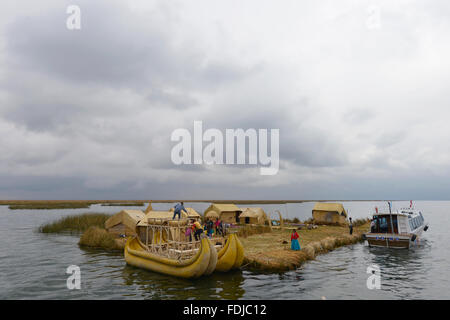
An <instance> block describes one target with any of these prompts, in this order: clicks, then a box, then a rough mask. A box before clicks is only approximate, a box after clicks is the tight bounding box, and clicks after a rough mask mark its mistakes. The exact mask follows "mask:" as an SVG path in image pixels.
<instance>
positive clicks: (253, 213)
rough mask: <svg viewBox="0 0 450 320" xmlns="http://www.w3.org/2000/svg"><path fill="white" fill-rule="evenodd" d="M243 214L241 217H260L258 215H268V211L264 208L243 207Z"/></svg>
mask: <svg viewBox="0 0 450 320" xmlns="http://www.w3.org/2000/svg"><path fill="white" fill-rule="evenodd" d="M241 209H242V214H241V215H240V216H239V218H245V217H249V218H258V217H266V213H265V212H264V210H263V209H262V208H241Z"/></svg>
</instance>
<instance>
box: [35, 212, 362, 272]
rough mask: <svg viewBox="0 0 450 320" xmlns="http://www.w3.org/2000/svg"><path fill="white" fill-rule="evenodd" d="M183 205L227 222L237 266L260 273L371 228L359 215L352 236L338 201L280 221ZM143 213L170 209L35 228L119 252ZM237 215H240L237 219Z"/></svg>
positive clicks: (284, 267) (290, 265)
mask: <svg viewBox="0 0 450 320" xmlns="http://www.w3.org/2000/svg"><path fill="white" fill-rule="evenodd" d="M187 209H188V213H187V214H186V213H183V215H185V216H183V218H185V219H194V220H199V221H201V220H204V219H205V218H204V217H205V216H206V217H210V218H220V219H221V220H223V221H226V222H227V223H229V224H231V227H230V228H228V231H229V232H231V233H234V234H236V236H237V237H238V238H239V239H240V241H241V243H242V246H243V249H244V259H243V263H242V267H241V268H245V269H251V270H257V271H258V270H259V271H264V272H284V271H288V270H292V269H295V268H298V267H300V266H301V265H302V264H303V263H304V262H306V261H308V260H312V259H315V257H316V256H317V255H319V254H323V253H326V252H329V251H332V250H334V249H336V248H338V247H341V246H345V245H351V244H354V243H357V242H359V241H362V240H363V237H362V235H363V234H364V233H365V232H367V231H368V229H369V221H368V219H358V220H355V221H353V234H352V235H350V234H349V227H348V223H347V221H346V218H347V213H346V212H345V210H343V208H342V206H341V205H340V206H339V205H337V206H333V205H327V206H323V205H321V206H317V207H315V210H313V217H314V218H311V219H309V220H307V221H304V222H301V221H299V220H298V219H297V218H295V219H293V220H288V219H283V217H282V215H281V214H279V216H278V218H279V219H278V220H271V219H269V215H267V214H265V212H264V211H263V210H262V209H261V208H238V207H236V206H230V205H228V204H227V205H220V204H214V205H212V206H211V207H209V208H208V209H207V210H206V211H205V213H204V214H203V215H200V214H198V213H197V212H195V210H193V209H192V208H187ZM333 210H334V211H333ZM147 215H156V216H158V217H156V216H155V217H156V218H158V219H162V218H164V219H169V220H170V219H171V217H172V215H173V211H152V209H151V205H150V206H149V208H147V210H145V212H144V211H141V210H122V211H121V212H119V213H117V214H115V215H109V214H102V213H95V214H92V213H86V214H82V215H76V216H68V217H64V218H62V219H60V220H58V221H55V222H53V223H50V224H48V225H44V226H41V227H40V229H39V231H41V232H44V233H59V232H63V233H67V232H70V233H78V234H80V241H79V245H80V247H91V248H99V249H103V250H117V251H121V252H123V251H124V248H125V245H126V242H127V238H128V239H129V238H131V237H135V236H136V231H137V229H136V226H137V224H138V223H137V221H141V220H142V218H143V217H147ZM240 216H242V219H239V217H240ZM343 217H344V218H345V219H343ZM294 229H295V230H297V232H298V234H299V236H300V238H299V242H300V245H301V250H300V251H293V250H291V249H290V235H291V233H292V231H293V230H294ZM141 237H142V235H141ZM213 242H214V238H213Z"/></svg>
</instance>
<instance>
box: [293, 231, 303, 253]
mask: <svg viewBox="0 0 450 320" xmlns="http://www.w3.org/2000/svg"><path fill="white" fill-rule="evenodd" d="M298 238H299V235H298V233H297V231H295V232H293V233H292V235H291V250H295V251H298V250H300V249H301V248H300V242H298Z"/></svg>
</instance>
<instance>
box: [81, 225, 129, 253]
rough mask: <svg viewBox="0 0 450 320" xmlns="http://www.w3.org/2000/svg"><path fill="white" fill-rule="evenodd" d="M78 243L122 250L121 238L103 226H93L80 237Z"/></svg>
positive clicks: (82, 245) (83, 245)
mask: <svg viewBox="0 0 450 320" xmlns="http://www.w3.org/2000/svg"><path fill="white" fill-rule="evenodd" d="M78 244H79V245H80V246H81V247H91V248H101V249H106V250H121V249H122V244H121V241H120V239H115V238H114V236H113V235H112V234H111V233H109V232H108V231H106V230H105V229H103V228H100V227H95V226H91V227H89V228H88V229H87V230H86V231H85V232H84V233H83V234H82V235H81V237H80V241H79V242H78Z"/></svg>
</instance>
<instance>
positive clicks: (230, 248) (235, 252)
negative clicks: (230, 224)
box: [216, 234, 244, 272]
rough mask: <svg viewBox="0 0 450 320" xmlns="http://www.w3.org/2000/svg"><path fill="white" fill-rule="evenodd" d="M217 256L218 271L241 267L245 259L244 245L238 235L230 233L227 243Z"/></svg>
mask: <svg viewBox="0 0 450 320" xmlns="http://www.w3.org/2000/svg"><path fill="white" fill-rule="evenodd" d="M217 257H218V261H217V265H216V270H217V271H221V272H227V271H229V270H231V269H239V268H240V267H241V265H242V262H243V261H244V246H243V245H242V243H241V241H240V240H239V238H238V237H237V235H235V234H230V235H228V237H227V240H226V243H225V245H224V246H223V247H222V248H221V249H220V250H219V252H218V253H217Z"/></svg>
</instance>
